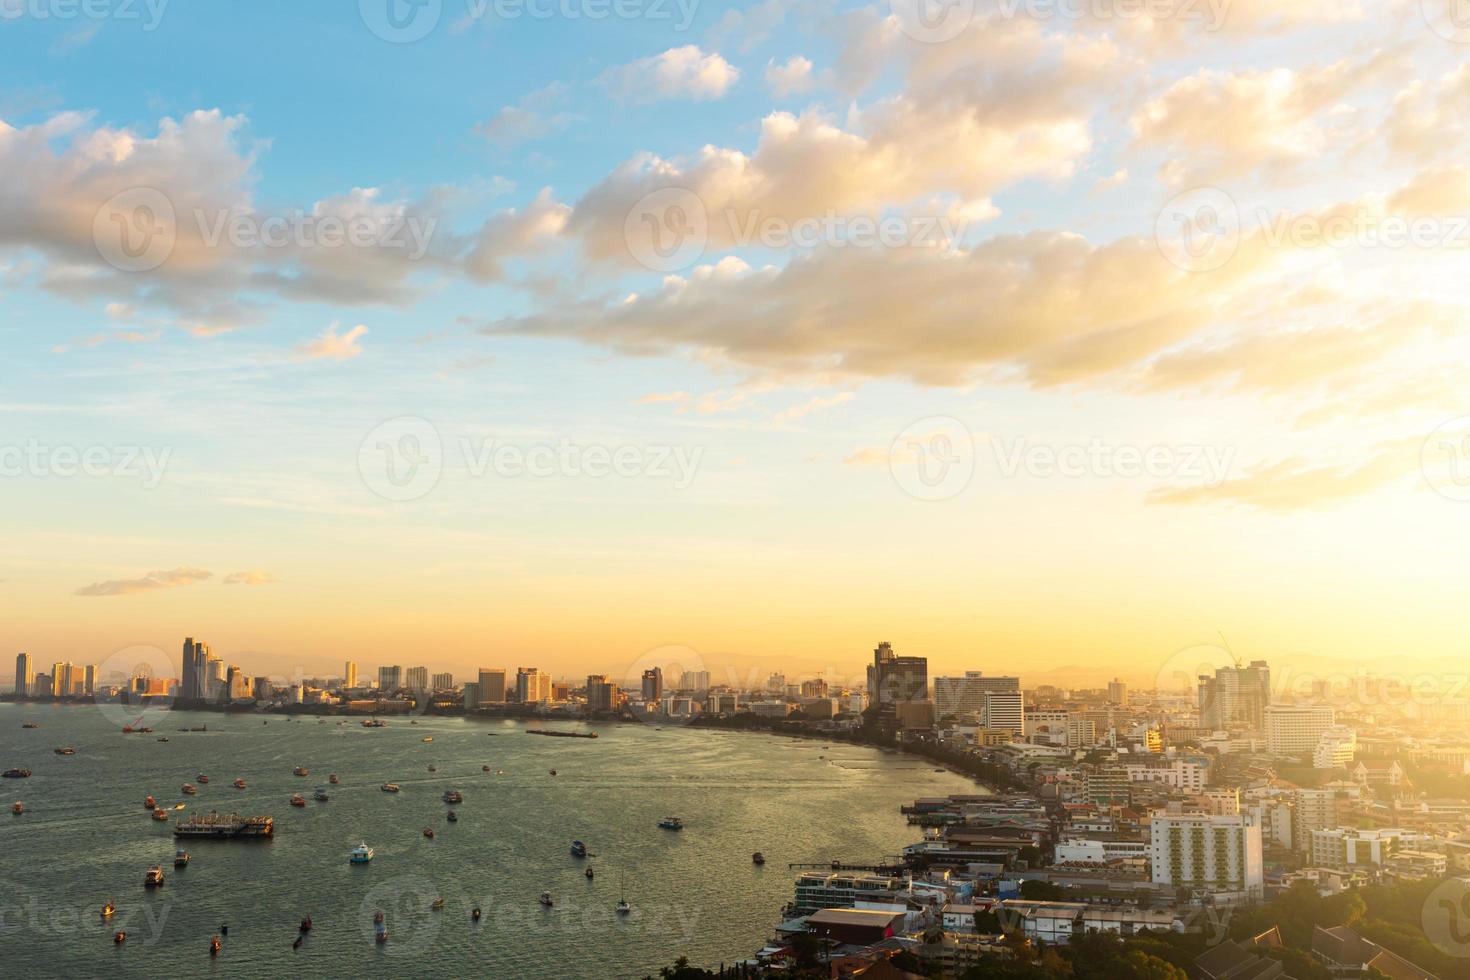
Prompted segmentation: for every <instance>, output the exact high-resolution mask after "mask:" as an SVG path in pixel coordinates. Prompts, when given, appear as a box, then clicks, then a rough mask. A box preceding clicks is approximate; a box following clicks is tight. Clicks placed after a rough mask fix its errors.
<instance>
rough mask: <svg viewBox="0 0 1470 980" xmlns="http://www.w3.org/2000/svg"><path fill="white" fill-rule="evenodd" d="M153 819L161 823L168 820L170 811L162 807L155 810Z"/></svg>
mask: <svg viewBox="0 0 1470 980" xmlns="http://www.w3.org/2000/svg"><path fill="white" fill-rule="evenodd" d="M153 819H154V820H156V821H158V822H159V823H163V822H164V821H166V820H168V811H167V810H162V809H159V810H154V811H153Z"/></svg>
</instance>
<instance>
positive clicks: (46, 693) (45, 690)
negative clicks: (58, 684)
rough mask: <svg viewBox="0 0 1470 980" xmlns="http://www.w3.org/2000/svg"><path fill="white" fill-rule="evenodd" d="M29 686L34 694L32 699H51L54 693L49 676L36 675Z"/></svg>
mask: <svg viewBox="0 0 1470 980" xmlns="http://www.w3.org/2000/svg"><path fill="white" fill-rule="evenodd" d="M31 686H32V688H33V689H34V690H35V692H36V693H35V694H34V695H33V696H34V697H38V698H46V697H51V696H52V695H53V694H55V693H56V692H55V689H54V687H53V686H52V684H51V675H50V674H37V675H36V676H35V678H34V679H33V680H32V684H31Z"/></svg>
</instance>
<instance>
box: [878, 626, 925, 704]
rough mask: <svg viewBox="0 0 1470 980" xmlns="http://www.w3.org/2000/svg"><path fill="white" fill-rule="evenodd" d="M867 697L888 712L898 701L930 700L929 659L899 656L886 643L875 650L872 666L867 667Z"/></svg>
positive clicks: (891, 645)
mask: <svg viewBox="0 0 1470 980" xmlns="http://www.w3.org/2000/svg"><path fill="white" fill-rule="evenodd" d="M868 698H869V701H870V703H871V704H873V705H876V706H877V707H879V708H880V709H885V710H887V709H891V708H892V706H893V705H894V704H896V703H898V702H899V701H927V700H928V699H929V660H928V659H927V658H926V657H900V656H898V655H896V654H895V653H894V652H893V644H891V643H889V642H888V641H887V640H884V641H883V642H882V643H880V644H878V647H877V649H875V650H874V651H873V663H872V665H871V666H870V667H869V668H868Z"/></svg>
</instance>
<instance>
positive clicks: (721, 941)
mask: <svg viewBox="0 0 1470 980" xmlns="http://www.w3.org/2000/svg"><path fill="white" fill-rule="evenodd" d="M127 711H128V709H125V708H123V707H122V706H119V705H69V706H61V705H39V704H8V703H7V704H0V769H8V768H11V767H20V768H27V769H30V770H32V772H33V775H32V776H31V777H30V778H28V779H5V780H0V803H3V804H4V812H0V869H3V873H0V975H3V976H26V977H61V976H65V977H100V976H108V977H184V976H187V977H195V976H215V977H258V976H266V975H277V976H278V975H282V974H284V973H286V972H289V971H306V972H307V973H309V974H310V975H314V976H344V977H345V976H352V977H379V976H384V977H387V976H393V977H428V976H434V977H445V976H453V977H459V976H484V977H517V978H520V977H524V978H532V980H541V978H545V980H552V978H555V980H565V978H580V977H587V978H598V980H603V978H642V977H645V976H649V975H652V976H657V975H658V970H659V968H660V967H662V966H665V965H668V964H670V963H671V962H673V961H674V960H675V959H676V958H677V957H680V956H685V957H688V959H689V960H690V961H691V962H692V963H694V964H697V965H700V966H704V967H707V968H712V969H713V968H717V967H719V966H720V965H721V964H732V963H734V962H735V961H737V960H741V959H745V958H747V957H750V956H751V955H753V954H754V953H755V952H756V950H758V949H759V948H760V947H761V946H762V945H764V944H765V942H766V941H767V940H768V939H769V938H770V937H771V936H772V935H773V929H774V926H775V925H776V924H777V923H778V922H779V920H780V910H781V908H782V906H783V905H785V904H786V903H787V902H789V901H791V899H792V897H793V882H794V880H795V877H796V875H797V874H798V872H799V869H798V868H796V867H794V866H796V865H801V864H828V863H830V862H832V861H842V862H846V863H854V864H869V863H881V862H883V861H884V860H885V859H891V858H893V857H894V856H895V855H897V854H899V853H900V852H901V850H902V848H903V847H904V846H905V845H907V844H910V843H913V842H914V841H915V840H917V839H918V838H919V836H920V833H919V830H918V828H916V827H912V826H910V825H909V824H908V823H907V822H906V821H905V819H904V817H903V816H902V814H901V813H900V812H899V807H900V806H901V805H903V804H904V803H907V802H910V801H912V800H914V799H915V798H917V797H923V796H944V795H948V794H951V793H983V792H984V790H983V789H982V788H980V787H978V786H976V785H975V784H974V783H973V782H972V781H971V780H969V779H967V778H965V777H963V776H960V775H958V774H955V773H951V772H947V771H936V769H935V768H934V766H933V765H932V764H930V763H928V762H926V761H925V760H923V759H920V758H917V757H913V756H908V755H904V754H900V753H896V752H893V751H884V750H879V749H875V748H868V747H859V746H851V745H845V744H843V743H840V742H832V743H823V742H821V741H815V740H811V739H795V738H790V737H781V736H774V735H770V734H755V733H745V732H730V731H719V730H712V729H704V728H695V727H685V726H679V725H663V726H658V725H652V724H601V725H580V724H577V723H572V722H529V723H528V722H525V721H520V720H508V719H506V720H501V719H477V718H463V717H447V716H433V715H423V716H418V717H414V718H397V717H395V718H385V719H384V720H385V721H386V722H387V727H384V728H372V729H369V728H364V727H363V726H362V724H361V721H360V719H358V718H349V719H344V718H340V717H326V718H321V719H319V718H317V717H315V716H304V715H303V716H295V717H288V716H284V715H261V714H221V713H214V712H187V711H154V712H150V713H149V714H148V715H147V716H146V717H142V718H139V717H130V716H129V715H128V714H127ZM26 722H35V723H38V724H39V725H40V726H41V727H39V728H36V729H26V728H24V727H23V725H24V724H25V723H26ZM130 722H131V723H140V724H145V725H149V726H151V727H153V729H154V731H153V732H152V733H151V734H138V733H133V734H123V733H122V730H121V729H122V725H123V724H125V723H130ZM197 728H207V731H181V730H180V729H197ZM528 728H541V729H559V730H566V731H582V732H593V731H595V732H596V733H597V734H598V736H599V737H598V738H596V739H572V738H546V737H537V736H532V735H528V734H527V729H528ZM59 746H71V747H74V748H75V749H76V754H75V755H69V756H62V755H57V754H56V753H55V752H54V750H55V749H56V748H57V747H59ZM296 767H304V768H306V769H308V770H309V775H307V776H304V777H303V776H296V775H294V774H293V770H294V769H295V768H296ZM485 767H489V771H488V772H487V771H485ZM553 769H554V770H556V774H555V775H552V774H551V771H552V770H553ZM199 773H204V774H205V775H207V776H208V777H209V782H208V784H200V783H199V781H198V780H197V779H196V776H197V775H198V774H199ZM333 773H335V774H337V776H338V778H339V783H338V784H337V785H330V784H329V782H328V778H329V775H330V774H333ZM237 778H242V779H244V780H245V781H246V788H245V789H243V790H242V789H236V788H235V787H234V786H233V785H232V782H233V781H234V780H235V779H237ZM186 782H187V783H195V784H196V785H198V794H197V796H192V797H191V796H186V795H185V794H184V793H183V792H182V789H181V787H182V785H183V784H184V783H186ZM386 782H393V783H396V784H397V785H398V786H399V787H400V792H398V793H387V792H384V791H383V790H382V789H381V786H382V784H384V783H386ZM318 786H321V787H323V788H324V789H325V790H326V791H327V793H328V795H329V797H330V799H329V800H328V801H326V802H318V801H316V800H314V799H313V798H312V797H313V791H314V789H315V788H316V787H318ZM451 788H452V789H457V790H459V791H460V792H461V793H463V794H464V802H463V803H462V804H459V805H457V806H451V805H447V804H445V803H444V802H443V794H444V792H445V791H446V790H448V789H451ZM297 793H299V794H301V795H302V796H304V797H305V798H306V800H307V805H306V806H305V807H300V808H298V807H293V806H291V805H289V799H290V797H291V796H292V794H297ZM149 795H152V796H153V797H155V798H156V800H157V802H158V804H159V806H161V807H164V808H166V809H167V810H168V812H169V813H170V816H171V819H170V821H169V822H168V823H163V822H160V821H156V820H153V819H151V818H150V814H149V811H148V810H147V809H145V807H144V799H145V797H147V796H149ZM16 800H19V801H22V802H23V803H24V806H25V812H24V814H22V815H19V816H15V815H12V814H11V813H10V812H9V810H10V804H11V803H12V802H13V801H16ZM180 804H182V805H183V809H176V807H178V806H179V805H180ZM451 809H452V810H455V811H457V813H458V817H459V819H458V821H457V822H454V823H451V822H449V821H448V820H447V819H446V814H447V813H448V812H449V811H450V810H451ZM211 810H217V811H219V812H221V813H228V812H238V813H240V814H242V815H255V814H268V815H271V816H273V817H275V821H276V824H275V826H276V832H275V836H274V837H273V838H272V839H271V840H268V841H246V840H200V839H191V840H185V841H182V842H180V843H182V844H183V846H184V847H186V848H187V850H188V851H189V853H190V857H191V860H190V862H189V864H188V866H187V867H186V868H184V869H179V870H175V868H174V864H173V859H174V852H175V848H176V846H177V845H176V842H175V839H174V837H173V836H172V832H171V831H172V827H173V825H174V822H175V821H177V820H179V819H180V818H181V817H183V816H184V815H186V814H188V813H192V812H203V813H208V812H209V811H211ZM665 816H677V817H679V818H681V819H682V821H683V823H684V829H682V830H665V829H661V828H660V827H659V822H660V820H661V819H663V818H664V817H665ZM426 828H432V829H433V830H434V837H432V838H430V837H427V836H426V835H425V834H424V830H425V829H426ZM573 840H581V841H583V842H585V845H586V848H587V850H588V852H589V856H588V857H587V858H583V859H579V858H576V857H573V856H572V854H571V844H572V841H573ZM359 843H366V844H367V845H368V846H369V847H371V848H373V849H374V851H375V857H374V859H373V860H372V861H371V862H370V863H368V864H366V865H353V864H349V862H348V856H349V853H350V852H351V850H352V849H353V847H355V846H356V845H358V844H359ZM756 851H760V852H762V853H763V855H764V857H765V859H766V863H765V864H764V865H763V866H757V865H755V864H754V862H753V861H752V855H753V853H754V852H756ZM154 864H157V865H161V866H162V867H163V870H164V875H165V883H164V885H163V887H161V888H157V889H145V888H144V886H143V878H144V873H145V871H146V870H147V869H148V867H149V866H150V865H154ZM588 867H591V868H592V869H593V872H594V877H592V878H591V879H589V878H587V877H586V875H585V871H586V869H587V868H588ZM543 892H549V893H550V894H551V898H552V902H553V904H552V906H551V907H550V908H545V907H543V906H542V905H541V904H539V901H538V899H539V896H540V895H541V894H542V893H543ZM620 896H626V899H627V901H628V902H629V903H630V904H631V906H632V912H631V913H630V914H628V915H626V916H620V915H618V914H617V913H616V911H615V906H616V904H617V902H618V899H619V897H620ZM439 898H442V899H443V900H444V902H443V907H442V908H441V909H434V908H433V904H434V902H435V900H436V899H439ZM109 899H110V900H112V901H113V902H114V903H115V904H116V906H117V911H116V913H115V914H114V915H113V917H112V918H111V919H110V920H104V919H103V918H102V916H101V914H100V912H101V909H102V906H103V904H104V903H105V902H107V901H108V900H109ZM476 908H478V909H479V910H480V919H479V921H478V922H476V921H473V920H472V916H471V912H472V910H473V909H476ZM379 911H381V912H383V914H384V924H385V927H386V929H387V932H388V939H387V941H386V942H383V943H378V942H376V941H375V939H374V926H373V918H374V914H375V913H376V912H379ZM307 916H310V918H311V921H312V928H311V930H310V932H309V933H306V934H304V935H303V934H302V933H301V932H300V931H299V927H300V924H301V921H302V920H303V919H304V918H305V917H307ZM225 927H228V932H227V933H226V932H225ZM118 931H123V932H125V933H126V934H127V938H126V941H125V942H124V943H122V944H121V945H117V944H115V943H114V941H113V936H114V933H115V932H118ZM216 934H219V935H221V939H222V945H221V949H220V951H219V953H218V955H216V956H211V954H210V939H211V937H212V936H214V935H216ZM298 939H300V942H299V943H298V942H297V940H298Z"/></svg>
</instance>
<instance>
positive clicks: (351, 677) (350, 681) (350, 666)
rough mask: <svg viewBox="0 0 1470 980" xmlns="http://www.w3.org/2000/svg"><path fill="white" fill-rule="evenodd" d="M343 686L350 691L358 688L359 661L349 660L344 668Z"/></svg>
mask: <svg viewBox="0 0 1470 980" xmlns="http://www.w3.org/2000/svg"><path fill="white" fill-rule="evenodd" d="M342 686H343V687H345V688H348V689H351V688H354V687H356V686H357V661H356V660H349V661H347V663H346V665H345V666H344V667H343V668H342Z"/></svg>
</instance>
